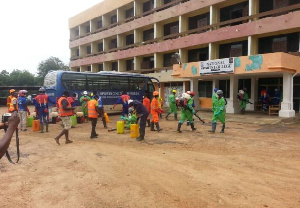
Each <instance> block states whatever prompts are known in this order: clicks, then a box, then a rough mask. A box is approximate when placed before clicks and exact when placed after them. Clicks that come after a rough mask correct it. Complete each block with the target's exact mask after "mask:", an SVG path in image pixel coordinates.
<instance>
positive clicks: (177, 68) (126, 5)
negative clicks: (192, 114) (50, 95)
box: [69, 0, 300, 117]
mask: <svg viewBox="0 0 300 208" xmlns="http://www.w3.org/2000/svg"><path fill="white" fill-rule="evenodd" d="M299 10H300V0H118V1H111V0H105V1H103V2H101V3H99V4H98V5H95V6H94V7H92V8H90V9H88V10H85V11H83V12H82V13H80V14H78V15H76V16H74V17H72V18H70V19H69V29H70V50H71V62H70V67H71V70H72V71H81V72H84V71H91V72H99V71H119V72H135V73H143V74H149V76H154V77H156V78H158V79H159V80H160V82H161V88H160V93H161V95H162V96H163V97H164V98H165V99H164V100H165V101H167V99H166V97H167V96H168V94H169V92H170V91H171V89H173V88H176V89H177V90H179V92H182V91H186V90H193V91H195V92H198V93H196V96H195V99H199V103H198V102H196V107H197V108H210V107H211V95H212V89H213V88H215V87H218V88H220V89H223V91H224V96H225V97H226V98H227V100H228V105H227V112H229V113H235V112H237V111H238V101H237V99H236V94H237V92H238V89H241V88H247V90H248V94H249V97H250V101H251V102H253V103H257V102H259V97H260V91H261V90H262V89H266V90H267V91H268V92H269V94H270V97H271V96H272V92H273V91H274V89H279V90H280V91H281V94H282V103H281V110H280V112H279V115H280V116H284V117H291V116H294V115H295V111H294V109H299V100H300V77H299V76H297V73H299V72H300V57H299V48H300V40H299V34H300V23H299V20H300V11H299ZM178 54H179V55H178ZM232 57H234V58H232ZM217 60H218V61H217ZM178 62H180V63H179V64H178ZM174 64H175V65H174ZM205 66H206V67H207V69H208V72H207V71H206V74H204V71H205V70H204V67H205ZM211 66H214V68H213V70H212V67H211ZM222 67H223V68H224V70H223V71H222V70H221V71H220V68H221V69H222ZM220 72H222V73H220ZM258 105H259V104H258ZM258 105H248V107H247V108H248V109H249V110H255V106H258Z"/></svg>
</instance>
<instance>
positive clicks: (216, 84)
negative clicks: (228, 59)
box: [212, 79, 219, 90]
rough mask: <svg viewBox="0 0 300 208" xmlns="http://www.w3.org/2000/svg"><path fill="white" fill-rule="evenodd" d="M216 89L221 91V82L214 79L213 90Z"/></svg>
mask: <svg viewBox="0 0 300 208" xmlns="http://www.w3.org/2000/svg"><path fill="white" fill-rule="evenodd" d="M215 88H218V89H219V80H217V79H213V83H212V90H214V89H215Z"/></svg>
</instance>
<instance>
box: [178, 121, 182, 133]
mask: <svg viewBox="0 0 300 208" xmlns="http://www.w3.org/2000/svg"><path fill="white" fill-rule="evenodd" d="M181 125H182V123H178V126H177V132H178V133H182V132H181V131H180V128H181Z"/></svg>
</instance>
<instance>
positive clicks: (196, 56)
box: [188, 47, 208, 62]
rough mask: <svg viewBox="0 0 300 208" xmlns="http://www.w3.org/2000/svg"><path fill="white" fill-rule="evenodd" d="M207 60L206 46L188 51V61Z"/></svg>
mask: <svg viewBox="0 0 300 208" xmlns="http://www.w3.org/2000/svg"><path fill="white" fill-rule="evenodd" d="M206 60H208V47H206V48H199V49H193V50H189V51H188V62H197V61H206Z"/></svg>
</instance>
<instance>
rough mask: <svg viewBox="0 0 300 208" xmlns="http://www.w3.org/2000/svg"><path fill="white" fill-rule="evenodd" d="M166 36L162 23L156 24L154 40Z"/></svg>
mask: <svg viewBox="0 0 300 208" xmlns="http://www.w3.org/2000/svg"><path fill="white" fill-rule="evenodd" d="M163 35H164V27H163V25H162V24H161V23H158V22H156V23H155V24H154V38H160V37H162V36H163Z"/></svg>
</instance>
